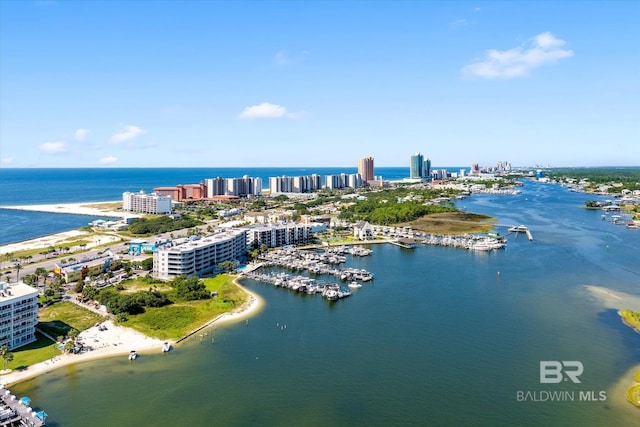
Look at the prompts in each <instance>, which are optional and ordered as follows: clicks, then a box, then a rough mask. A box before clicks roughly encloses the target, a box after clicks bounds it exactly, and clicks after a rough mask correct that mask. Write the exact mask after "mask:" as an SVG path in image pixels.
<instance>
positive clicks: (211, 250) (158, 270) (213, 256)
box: [153, 229, 247, 279]
mask: <svg viewBox="0 0 640 427" xmlns="http://www.w3.org/2000/svg"><path fill="white" fill-rule="evenodd" d="M246 253H247V234H246V231H245V230H244V229H228V230H225V231H219V232H217V233H214V234H211V235H208V236H205V237H203V238H199V237H198V236H192V238H190V239H186V240H185V241H183V242H180V243H177V244H171V245H164V246H161V247H158V248H156V251H155V252H154V253H153V273H154V276H155V277H157V278H159V279H171V278H174V277H178V276H207V275H211V274H214V273H215V272H216V271H218V264H220V263H222V262H224V261H240V260H241V259H242V258H243V257H244V256H245V255H246Z"/></svg>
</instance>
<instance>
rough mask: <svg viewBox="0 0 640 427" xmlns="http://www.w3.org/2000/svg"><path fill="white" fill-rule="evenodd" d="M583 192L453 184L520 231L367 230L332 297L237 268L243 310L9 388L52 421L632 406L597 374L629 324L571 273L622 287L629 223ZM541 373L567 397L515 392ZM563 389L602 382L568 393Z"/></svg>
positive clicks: (632, 257) (434, 415)
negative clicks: (553, 372) (485, 240)
mask: <svg viewBox="0 0 640 427" xmlns="http://www.w3.org/2000/svg"><path fill="white" fill-rule="evenodd" d="M586 198H590V199H591V198H593V197H585V195H583V194H576V193H569V192H567V191H566V190H565V189H563V188H561V187H558V186H553V185H544V184H537V183H527V184H526V185H525V187H524V188H523V193H522V194H521V195H519V196H489V195H486V196H474V197H472V198H469V199H465V200H463V201H462V202H461V204H464V205H465V209H466V210H467V211H472V212H480V213H487V214H490V215H492V216H494V217H497V218H498V222H499V223H500V224H511V225H515V224H525V225H527V226H529V228H530V229H531V230H532V232H533V236H534V238H535V240H534V241H533V242H529V241H527V240H526V239H525V238H524V236H519V237H518V238H515V237H514V236H510V237H509V243H508V245H507V248H506V249H505V250H504V251H499V252H492V253H475V252H470V251H464V250H457V249H448V248H438V247H417V248H416V249H414V250H406V249H402V248H398V247H395V246H391V245H375V246H372V248H373V249H374V252H373V254H372V255H371V256H369V257H365V258H355V259H350V261H349V263H350V264H351V265H352V266H354V267H358V268H366V269H367V270H370V271H373V272H374V273H375V275H376V278H375V280H374V281H373V282H372V283H370V284H366V285H365V286H364V287H363V288H361V289H358V290H356V291H355V292H354V295H353V296H352V297H350V298H348V299H345V300H342V301H339V302H337V303H329V302H327V301H325V300H323V299H321V298H320V297H319V296H308V295H299V294H295V293H292V292H290V291H287V290H283V289H278V288H273V287H270V286H269V285H265V284H260V283H256V282H253V281H246V282H245V285H246V286H247V287H248V288H249V289H251V290H252V291H253V292H255V293H257V294H259V295H260V296H261V297H262V298H263V299H264V301H265V305H264V307H263V308H262V309H261V311H260V312H259V313H257V314H256V315H255V316H254V317H252V318H251V320H250V321H249V324H248V325H246V324H245V323H244V322H241V323H237V324H233V325H221V326H218V327H215V328H214V327H212V328H210V329H209V330H207V331H206V333H207V335H206V336H202V337H194V338H192V339H190V340H188V341H187V342H186V343H185V344H184V345H179V346H177V348H175V349H174V350H173V351H171V352H170V353H169V354H166V355H163V354H161V353H160V349H158V351H157V352H153V354H144V353H143V355H142V357H140V358H139V359H138V360H136V361H135V362H133V363H131V362H129V361H128V360H127V358H126V356H120V357H116V358H111V359H106V360H99V361H94V362H88V363H83V364H79V365H76V366H71V367H65V368H62V369H60V370H58V371H54V372H52V373H49V374H46V375H42V376H41V377H39V378H36V379H34V380H31V381H28V382H25V383H22V384H19V385H16V386H13V387H12V392H14V393H15V394H16V395H18V396H23V395H26V396H29V397H30V398H31V399H32V401H33V402H32V403H33V405H34V406H36V407H42V408H43V409H45V410H46V411H47V413H48V414H49V416H50V417H49V419H48V421H49V423H48V424H49V425H62V426H85V425H92V426H114V425H118V426H139V425H165V424H170V425H224V426H227V425H238V426H239V425H247V426H256V425H264V426H268V425H278V426H290V425H309V426H327V425H349V426H351V425H376V426H377V425H384V426H386V425H514V424H515V425H530V426H539V425H632V424H634V423H636V424H637V422H638V416H639V415H640V413H639V412H638V411H637V410H635V409H634V408H633V407H631V405H626V404H621V403H619V402H620V400H621V399H620V397H616V396H613V395H611V394H610V393H611V390H610V389H611V386H612V384H613V383H614V382H616V381H618V380H619V379H620V377H621V376H622V375H623V374H624V373H625V372H626V371H627V370H628V369H629V368H631V367H632V366H633V365H635V364H638V363H640V335H638V334H636V333H634V332H633V331H632V330H631V329H630V328H628V327H626V326H624V325H622V324H621V322H620V320H619V319H618V318H617V315H616V313H615V311H613V310H608V309H605V308H603V307H601V306H599V305H598V304H597V303H596V302H595V301H594V300H593V299H592V298H590V297H589V296H588V295H587V294H586V293H585V292H584V291H583V290H582V289H583V288H582V286H583V285H587V284H589V285H597V286H604V287H609V288H612V289H614V290H619V291H624V292H628V293H632V294H638V287H639V285H640V262H639V261H640V255H638V254H640V233H638V232H634V231H630V230H627V229H626V228H624V227H620V226H614V225H612V224H610V223H607V222H603V221H601V220H600V213H599V212H597V211H589V210H585V209H580V208H579V207H578V206H579V205H581V204H583V203H584V200H585V199H586ZM500 231H505V230H504V229H502V230H500ZM498 271H499V272H500V274H498ZM285 324H286V325H287V327H286V329H282V325H285ZM212 339H214V341H212ZM541 360H578V361H581V362H582V363H583V365H584V373H583V375H582V376H581V377H580V379H581V381H582V382H581V383H580V384H573V383H571V382H569V383H567V382H564V383H562V384H540V383H539V362H540V361H541ZM540 390H548V391H552V390H553V391H566V392H574V393H575V394H576V400H575V401H565V402H530V401H529V402H519V401H517V399H516V393H517V392H518V391H540ZM579 391H596V392H599V391H606V392H607V393H608V399H607V400H606V401H604V402H601V401H598V402H585V401H578V396H577V395H578V392H579Z"/></svg>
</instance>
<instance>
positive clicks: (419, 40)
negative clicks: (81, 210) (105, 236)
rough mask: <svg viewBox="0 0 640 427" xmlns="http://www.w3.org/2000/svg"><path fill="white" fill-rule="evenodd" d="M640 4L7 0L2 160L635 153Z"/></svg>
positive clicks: (141, 162)
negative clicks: (418, 152)
mask: <svg viewBox="0 0 640 427" xmlns="http://www.w3.org/2000/svg"><path fill="white" fill-rule="evenodd" d="M638 22H640V2H636V1H564V2H563V1H538V2H515V1H513V2H511V1H498V2H475V1H463V0H460V1H442V2H436V1H417V0H416V1H407V2H399V1H394V2H384V1H358V2H346V1H337V0H336V1H315V2H314V1H298V2H296V1H286V2H270V1H251V2H242V1H237V2H225V1H213V0H212V1H199V2H197V1H153V0H146V1H125V0H111V1H102V2H98V1H66V0H57V1H55V0H50V1H47V0H40V1H17V0H0V167H134V166H139V167H165V166H166V167H170V166H174V167H188V166H198V167H235V166H238V167H243V166H246V167H259V166H355V165H356V164H357V159H358V158H361V157H367V156H372V157H374V159H375V164H376V166H408V164H409V157H410V155H411V154H412V153H414V152H416V151H420V152H422V153H423V154H424V155H425V156H427V157H429V158H431V160H432V164H434V165H439V166H464V165H469V164H471V163H480V164H481V165H493V164H495V163H496V162H497V161H499V160H501V161H509V162H511V163H512V164H513V165H516V166H529V165H536V164H540V165H554V166H594V165H620V166H624V165H627V166H628V165H640V124H639V123H640V30H639V29H638V28H639V27H638Z"/></svg>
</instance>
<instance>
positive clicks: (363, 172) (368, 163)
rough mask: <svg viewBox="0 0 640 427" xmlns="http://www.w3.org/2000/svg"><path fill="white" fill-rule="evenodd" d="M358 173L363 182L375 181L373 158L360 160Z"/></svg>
mask: <svg viewBox="0 0 640 427" xmlns="http://www.w3.org/2000/svg"><path fill="white" fill-rule="evenodd" d="M358 173H359V174H360V176H361V177H362V180H363V181H365V182H367V181H373V157H365V158H364V159H358Z"/></svg>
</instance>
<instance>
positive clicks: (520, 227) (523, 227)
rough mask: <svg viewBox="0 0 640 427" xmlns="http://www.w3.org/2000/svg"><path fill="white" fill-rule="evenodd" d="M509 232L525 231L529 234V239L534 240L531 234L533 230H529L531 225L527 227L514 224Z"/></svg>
mask: <svg viewBox="0 0 640 427" xmlns="http://www.w3.org/2000/svg"><path fill="white" fill-rule="evenodd" d="M509 232H510V233H524V234H526V235H527V239H529V240H533V235H532V234H531V231H530V230H529V227H527V226H525V225H514V226H513V227H509Z"/></svg>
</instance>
